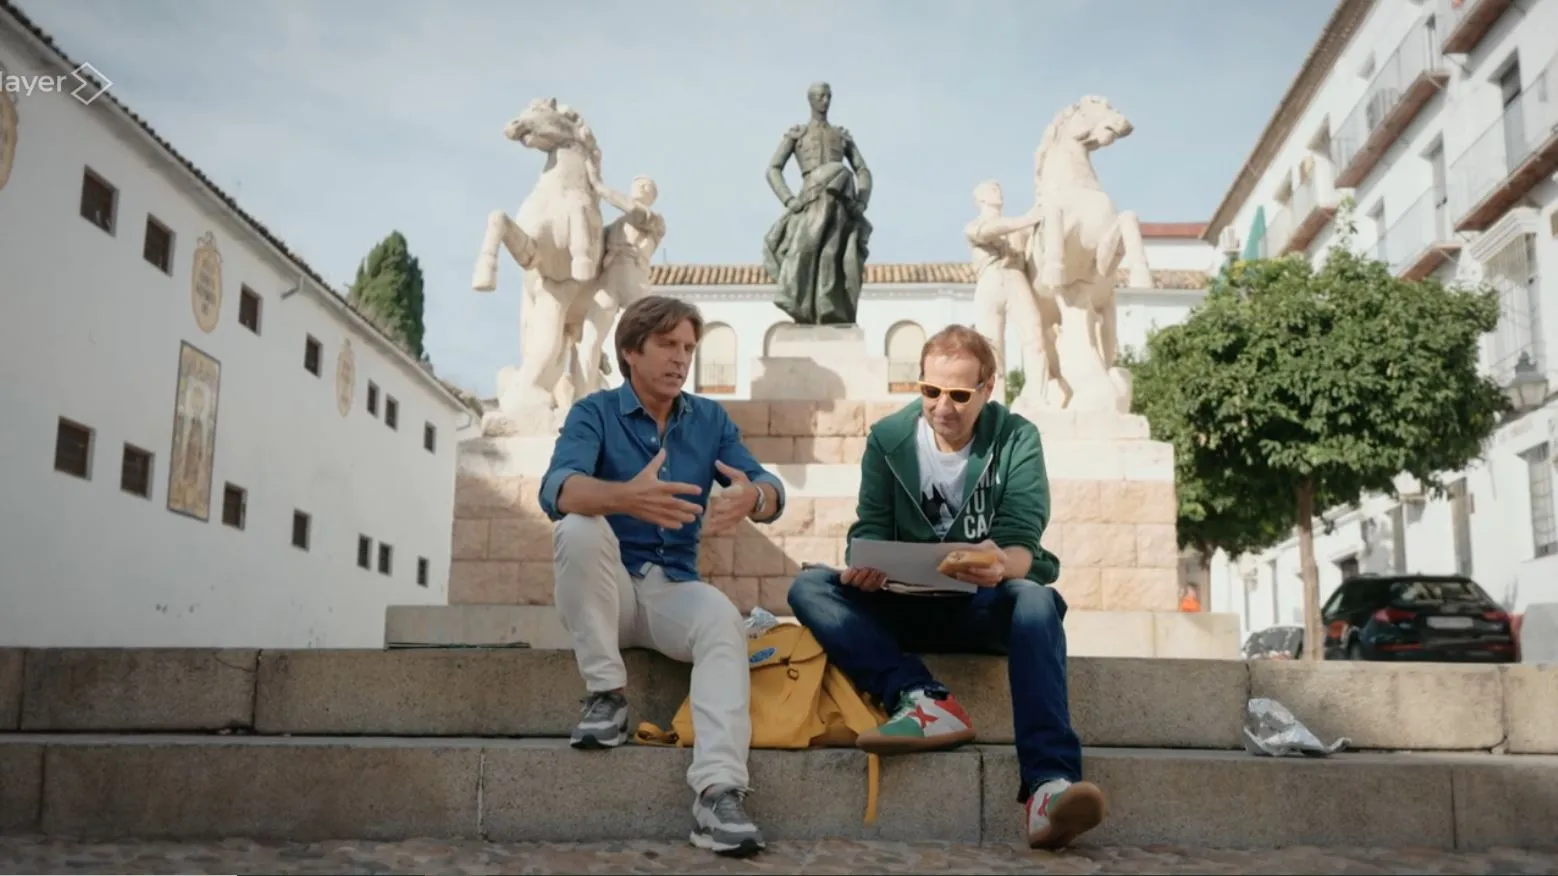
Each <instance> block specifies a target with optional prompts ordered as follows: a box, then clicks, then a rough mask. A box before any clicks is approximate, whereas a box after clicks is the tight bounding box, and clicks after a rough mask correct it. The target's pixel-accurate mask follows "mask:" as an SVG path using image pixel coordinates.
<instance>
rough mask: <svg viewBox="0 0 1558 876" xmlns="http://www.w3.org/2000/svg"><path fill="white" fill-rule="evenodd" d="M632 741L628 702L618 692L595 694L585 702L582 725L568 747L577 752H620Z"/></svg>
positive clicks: (580, 722) (580, 724)
mask: <svg viewBox="0 0 1558 876" xmlns="http://www.w3.org/2000/svg"><path fill="white" fill-rule="evenodd" d="M627 738H628V701H627V698H626V697H624V696H623V695H622V694H620V693H617V692H616V691H606V692H604V693H592V694H590V695H589V696H587V697H585V698H584V708H583V709H581V710H580V711H579V724H578V726H576V727H574V728H573V737H572V738H571V739H570V740H569V742H568V744H569V745H572V746H573V747H574V748H580V749H597V748H616V747H617V746H619V745H621V744H622V743H623V742H625V741H626V740H627Z"/></svg>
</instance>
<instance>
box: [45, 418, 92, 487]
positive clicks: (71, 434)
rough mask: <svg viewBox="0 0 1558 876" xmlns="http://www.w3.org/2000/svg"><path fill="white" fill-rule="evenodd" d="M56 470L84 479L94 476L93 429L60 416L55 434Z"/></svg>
mask: <svg viewBox="0 0 1558 876" xmlns="http://www.w3.org/2000/svg"><path fill="white" fill-rule="evenodd" d="M54 470H55V471H58V472H64V473H65V474H68V475H75V476H76V477H78V478H81V479H83V480H90V479H91V477H92V430H91V429H89V428H87V427H86V426H83V425H81V424H80V423H73V422H71V421H70V420H67V419H65V418H64V417H60V421H59V429H58V431H56V432H55V434H54Z"/></svg>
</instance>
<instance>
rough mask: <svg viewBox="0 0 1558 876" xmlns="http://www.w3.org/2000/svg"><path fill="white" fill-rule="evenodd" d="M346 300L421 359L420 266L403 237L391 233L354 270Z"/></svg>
mask: <svg viewBox="0 0 1558 876" xmlns="http://www.w3.org/2000/svg"><path fill="white" fill-rule="evenodd" d="M346 300H347V301H348V302H350V303H351V305H352V306H353V307H355V308H357V310H358V311H359V312H360V313H362V314H363V316H365V317H367V318H368V320H369V321H370V322H372V323H373V324H374V325H376V326H378V327H379V328H380V329H382V330H383V331H384V332H385V333H386V334H388V335H389V336H390V337H391V338H394V339H395V341H396V342H398V343H399V344H400V345H401V346H402V347H404V348H405V349H406V350H407V351H408V352H409V353H411V355H413V356H415V357H417V358H419V359H420V358H424V353H423V349H422V336H423V333H424V331H425V329H424V327H423V324H422V305H423V299H422V266H421V264H419V263H418V262H417V259H416V257H415V256H413V255H412V254H411V249H410V247H409V246H408V245H407V244H406V236H405V235H403V234H401V233H400V232H399V231H394V232H391V233H390V235H389V237H386V238H384V240H382V241H381V242H380V243H379V244H378V245H377V246H375V247H374V248H373V249H372V250H369V252H368V257H367V258H365V259H363V260H362V262H361V263H360V264H359V265H358V266H357V279H355V280H353V281H352V286H351V289H350V290H349V291H348V292H347V296H346Z"/></svg>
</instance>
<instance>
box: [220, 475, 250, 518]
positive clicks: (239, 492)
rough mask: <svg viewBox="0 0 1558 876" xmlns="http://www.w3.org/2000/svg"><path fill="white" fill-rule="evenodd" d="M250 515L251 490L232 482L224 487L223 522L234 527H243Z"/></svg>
mask: <svg viewBox="0 0 1558 876" xmlns="http://www.w3.org/2000/svg"><path fill="white" fill-rule="evenodd" d="M248 516H249V492H248V491H247V490H245V489H244V488H243V487H235V486H233V485H232V484H228V485H227V486H225V487H223V488H222V522H223V523H224V524H226V525H228V526H231V527H232V528H234V529H243V527H244V523H245V521H246V518H248Z"/></svg>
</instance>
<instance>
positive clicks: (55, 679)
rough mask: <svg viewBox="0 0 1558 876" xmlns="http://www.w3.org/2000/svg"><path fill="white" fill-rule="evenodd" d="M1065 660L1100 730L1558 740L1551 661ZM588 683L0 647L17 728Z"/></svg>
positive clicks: (476, 652)
mask: <svg viewBox="0 0 1558 876" xmlns="http://www.w3.org/2000/svg"><path fill="white" fill-rule="evenodd" d="M626 658H627V664H628V669H629V682H628V692H629V696H630V700H631V703H632V706H633V717H634V720H650V721H654V722H656V723H658V724H660V725H661V726H665V725H666V724H667V723H668V722H669V721H670V720H671V717H672V715H674V713H675V711H676V709H677V708H678V706H679V705H680V704H681V702H682V700H683V699H684V698H685V696H686V694H687V683H688V668H687V666H685V665H683V664H678V663H674V662H672V661H670V660H667V659H665V658H664V657H661V656H660V655H658V654H653V653H651V652H647V651H641V650H629V651H628V652H627V654H626ZM927 662H928V663H929V664H930V666H931V668H932V670H933V671H934V672H935V673H936V675H937V676H938V677H939V678H940V679H942V680H943V681H944V682H945V683H947V684H948V686H950V687H951V688H952V689H953V690H954V691H955V692H956V693H957V695H958V698H959V700H960V701H961V702H962V703H963V704H964V705H965V706H966V707H967V708H968V710H969V712H970V713H971V715H972V717H973V719H974V722H975V725H976V727H977V728H978V729H979V732H980V734H981V740H982V741H986V742H1008V741H1010V740H1011V739H1012V730H1011V706H1010V698H1009V696H1008V692H1007V691H1008V687H1007V673H1006V666H1005V661H1004V660H1002V659H1001V658H997V657H973V656H933V657H930V658H927ZM1069 675H1070V685H1071V687H1070V707H1071V714H1072V718H1073V722H1074V724H1075V726H1076V728H1077V731H1078V733H1079V734H1080V735H1081V736H1082V739H1083V741H1084V742H1085V743H1087V744H1090V745H1099V746H1106V747H1142V748H1200V749H1232V748H1236V747H1238V746H1239V744H1240V741H1239V740H1240V732H1241V731H1240V728H1241V725H1242V718H1243V711H1244V706H1245V703H1246V702H1247V700H1248V698H1249V697H1252V696H1255V697H1272V698H1275V699H1277V700H1278V701H1280V702H1282V703H1283V704H1285V705H1286V706H1287V707H1288V708H1289V709H1291V710H1292V711H1293V712H1294V713H1295V714H1296V715H1298V716H1299V718H1300V719H1301V720H1302V721H1304V722H1305V723H1306V724H1307V725H1308V726H1309V727H1310V728H1311V729H1312V730H1313V731H1314V732H1315V733H1316V734H1317V735H1319V736H1320V737H1322V738H1323V739H1325V740H1326V741H1330V740H1332V739H1334V738H1337V737H1340V736H1346V737H1348V738H1349V739H1350V740H1351V742H1352V745H1353V746H1354V747H1355V748H1362V749H1384V750H1448V751H1486V750H1492V749H1495V748H1497V749H1499V750H1507V751H1508V752H1511V753H1515V754H1558V667H1539V666H1523V665H1512V666H1504V667H1498V666H1455V665H1445V664H1392V663H1321V664H1318V665H1311V664H1307V663H1299V662H1288V661H1255V662H1250V663H1245V662H1241V661H1235V660H1156V659H1134V658H1092V659H1085V658H1076V659H1073V660H1071V661H1069ZM7 679H9V681H7ZM582 694H583V684H582V682H581V681H580V679H579V675H578V671H577V669H576V667H575V664H574V659H573V655H572V654H571V653H570V652H567V651H553V650H531V649H491V650H484V649H449V650H445V649H441V650H404V651H372V650H360V651H353V650H297V651H252V650H251V651H232V650H221V651H212V650H202V649H172V650H160V649H148V650H134V649H129V650H125V649H79V650H78V649H41V650H33V651H27V652H22V651H19V650H9V651H7V650H0V721H3V722H5V723H0V728H4V729H10V730H19V731H23V732H200V731H206V732H210V731H216V730H221V729H224V728H230V729H239V730H246V731H252V732H255V733H258V734H264V735H280V734H294V735H342V736H354V735H360V736H402V737H416V736H529V737H561V736H566V735H567V733H568V732H569V730H570V728H571V727H572V725H573V722H574V720H575V718H576V716H577V708H578V700H579V698H580V696H581V695H582Z"/></svg>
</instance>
